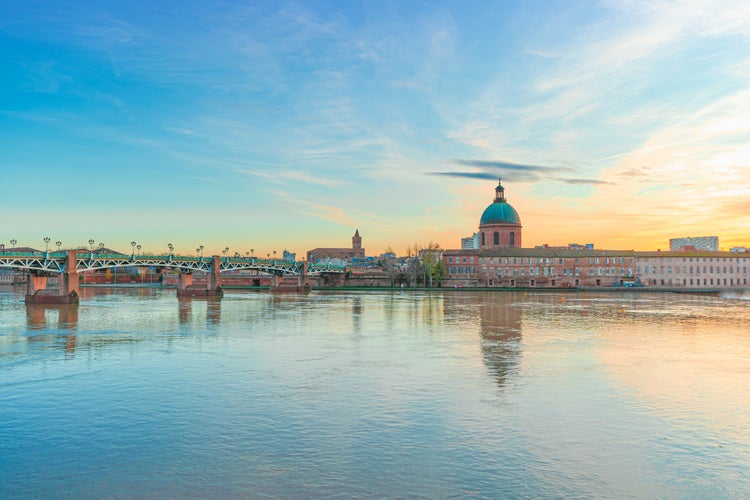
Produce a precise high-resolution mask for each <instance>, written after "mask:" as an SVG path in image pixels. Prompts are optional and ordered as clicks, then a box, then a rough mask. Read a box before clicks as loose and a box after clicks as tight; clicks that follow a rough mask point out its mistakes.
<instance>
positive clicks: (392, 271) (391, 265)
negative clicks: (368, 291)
mask: <svg viewBox="0 0 750 500" xmlns="http://www.w3.org/2000/svg"><path fill="white" fill-rule="evenodd" d="M386 253H388V254H389V255H388V256H387V257H385V258H384V259H383V260H381V261H380V267H381V268H383V271H384V272H385V275H386V277H387V278H388V283H390V285H391V286H396V278H398V274H399V268H398V261H397V260H396V259H395V258H394V257H393V255H392V252H386Z"/></svg>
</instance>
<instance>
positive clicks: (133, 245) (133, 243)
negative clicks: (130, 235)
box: [130, 241, 136, 259]
mask: <svg viewBox="0 0 750 500" xmlns="http://www.w3.org/2000/svg"><path fill="white" fill-rule="evenodd" d="M135 245H136V242H135V241H131V242H130V246H131V247H133V259H135Z"/></svg>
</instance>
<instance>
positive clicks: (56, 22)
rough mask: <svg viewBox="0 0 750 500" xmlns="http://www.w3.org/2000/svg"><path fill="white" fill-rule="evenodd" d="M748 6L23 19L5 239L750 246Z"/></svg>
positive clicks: (468, 6) (73, 12)
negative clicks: (503, 232)
mask: <svg viewBox="0 0 750 500" xmlns="http://www.w3.org/2000/svg"><path fill="white" fill-rule="evenodd" d="M749 48H750V2H747V1H746V0H739V1H733V0H722V1H705V0H680V1H676V2H671V1H659V0H649V1H643V2H641V1H635V0H602V1H576V2H570V1H555V0H535V1H519V2H516V1H510V0H504V1H497V2H490V1H466V0H463V1H431V2H420V1H416V0H415V1H407V2H404V1H388V0H374V1H354V0H347V1H329V2H325V1H315V2H304V1H296V2H288V1H285V0H277V1H268V2H263V1H210V2H209V1H201V0H192V1H190V2H183V1H170V0H165V1H159V2H154V1H141V0H131V1H128V2H122V1H107V0H79V1H76V2H62V1H47V2H43V1H35V0H4V1H3V2H0V64H1V65H2V68H3V69H2V78H0V174H2V182H1V183H0V186H2V189H1V192H2V194H0V209H1V210H2V213H3V217H2V219H1V222H0V243H4V244H5V245H6V246H8V244H9V243H8V242H9V241H10V240H11V239H16V240H17V241H18V243H17V245H19V246H21V245H24V246H32V247H36V248H43V247H44V243H43V241H42V240H43V238H44V237H45V236H49V237H50V238H51V239H52V241H53V242H54V241H57V240H60V241H62V242H63V247H74V246H78V245H87V243H86V242H87V241H88V240H89V239H90V238H93V239H94V240H96V242H97V243H99V242H103V243H105V245H106V246H107V247H111V248H116V249H120V250H122V251H128V250H129V248H130V242H131V241H137V242H138V243H139V244H141V245H142V247H143V249H144V251H146V250H149V251H153V252H166V251H167V243H172V244H173V245H174V247H175V252H176V253H178V254H183V255H187V254H194V253H195V249H196V248H197V247H198V246H199V245H204V246H205V253H206V254H209V253H218V252H220V251H221V249H223V248H225V247H229V248H230V252H231V253H234V252H240V253H241V254H243V255H244V254H245V253H246V252H248V251H250V249H252V250H253V252H254V255H266V254H272V252H274V251H277V252H278V254H279V255H280V254H281V252H282V250H284V249H288V250H290V251H294V252H297V253H298V258H301V256H303V255H304V252H306V251H307V250H310V249H312V248H315V247H348V246H350V244H351V237H352V235H353V233H354V231H355V229H359V232H360V234H361V236H362V238H363V247H364V248H365V249H366V252H367V254H368V255H378V254H379V253H381V252H383V251H384V250H386V249H388V248H390V249H392V250H394V251H395V252H396V253H397V254H399V255H403V254H405V253H406V248H407V247H409V246H411V245H413V244H415V243H416V244H419V245H426V244H428V243H429V242H436V243H438V244H440V246H441V247H443V248H460V239H461V238H462V237H465V236H470V235H471V234H472V233H473V232H475V231H476V230H477V226H478V224H479V218H480V216H481V213H482V211H483V210H484V208H485V207H486V206H487V205H488V204H490V203H491V202H492V199H493V197H494V188H495V186H496V185H497V179H498V178H502V183H503V185H504V186H505V194H506V198H507V199H508V201H509V203H510V204H511V205H512V206H513V207H514V208H515V209H516V210H517V211H518V213H519V214H520V217H521V222H522V223H523V244H524V246H526V247H533V246H535V245H541V244H545V243H546V244H549V245H567V244H569V243H594V244H595V246H596V248H604V249H619V250H626V249H635V250H656V249H668V248H669V238H673V237H684V236H707V235H716V236H718V237H719V243H720V246H721V247H722V248H725V249H729V248H730V247H733V246H750V50H749Z"/></svg>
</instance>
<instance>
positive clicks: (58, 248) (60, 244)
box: [55, 240, 62, 252]
mask: <svg viewBox="0 0 750 500" xmlns="http://www.w3.org/2000/svg"><path fill="white" fill-rule="evenodd" d="M55 245H57V251H58V252H60V247H61V246H62V241H60V240H57V241H56V242H55Z"/></svg>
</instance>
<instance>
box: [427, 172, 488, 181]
mask: <svg viewBox="0 0 750 500" xmlns="http://www.w3.org/2000/svg"><path fill="white" fill-rule="evenodd" d="M427 175H440V176H443V177H463V178H466V179H490V180H494V179H497V175H495V174H490V173H487V172H427Z"/></svg>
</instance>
